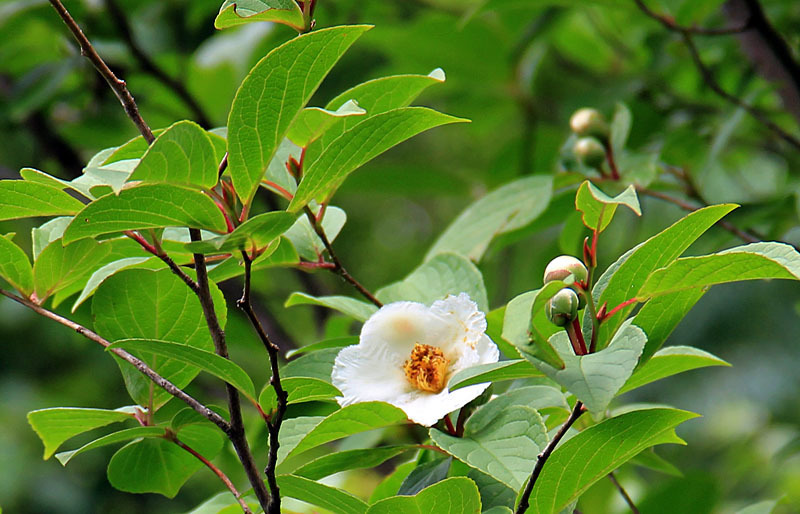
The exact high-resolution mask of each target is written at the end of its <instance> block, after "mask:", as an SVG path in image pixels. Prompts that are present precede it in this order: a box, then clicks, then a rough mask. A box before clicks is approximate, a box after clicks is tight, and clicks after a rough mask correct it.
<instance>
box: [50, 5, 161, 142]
mask: <svg viewBox="0 0 800 514" xmlns="http://www.w3.org/2000/svg"><path fill="white" fill-rule="evenodd" d="M50 5H52V6H53V8H54V9H55V10H56V12H57V13H58V15H59V16H60V17H61V19H62V20H63V21H64V23H65V24H66V25H67V27H68V28H69V30H70V32H72V35H73V36H75V39H76V40H77V41H78V45H79V46H80V49H81V55H83V56H84V57H86V58H87V59H89V61H90V62H91V63H92V65H93V66H94V67H95V69H96V70H97V72H98V73H100V75H101V76H102V77H103V79H105V81H106V82H107V83H108V85H109V86H110V87H111V89H112V91H114V94H115V95H116V96H117V98H118V99H119V101H120V103H121V104H122V107H123V108H124V109H125V112H126V113H127V115H128V117H129V118H130V119H131V121H133V123H134V125H136V128H137V129H139V132H140V133H141V134H142V136H143V137H144V139H145V141H147V142H148V143H152V142H153V141H154V140H155V137H154V136H153V131H152V130H150V127H149V126H148V125H147V123H146V122H145V121H144V119H143V118H142V116H141V114H139V107H138V106H137V105H136V101H135V100H134V99H133V95H131V92H130V91H128V86H127V85H126V84H125V81H124V80H121V79H119V78H118V77H117V76H116V75H115V74H114V72H113V71H111V68H109V67H108V65H107V64H106V63H105V61H103V59H102V57H100V55H99V54H98V53H97V51H96V50H95V49H94V47H93V46H92V43H90V42H89V39H88V38H87V37H86V36H85V35H84V33H83V31H82V30H81V28H80V27H79V26H78V24H77V23H76V22H75V20H74V19H73V18H72V16H71V15H70V14H69V11H67V8H66V7H64V4H62V3H61V0H50Z"/></svg>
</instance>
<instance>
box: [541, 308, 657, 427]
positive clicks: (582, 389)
mask: <svg viewBox="0 0 800 514" xmlns="http://www.w3.org/2000/svg"><path fill="white" fill-rule="evenodd" d="M550 342H551V343H552V344H553V346H554V347H555V349H556V351H557V352H558V354H559V355H560V356H561V359H562V360H563V361H564V364H565V367H564V369H560V370H559V369H555V368H553V367H551V366H549V365H547V364H544V363H539V364H538V366H539V369H541V370H542V371H543V372H544V374H545V375H547V376H548V377H550V378H551V379H553V380H555V381H556V382H558V383H559V384H561V385H562V386H564V387H565V388H566V389H567V390H568V391H569V392H571V393H572V394H574V395H575V396H576V397H577V398H578V399H579V400H581V401H582V402H583V403H584V405H586V408H588V409H589V410H590V411H591V412H593V413H597V414H600V413H602V412H604V411H605V410H606V407H608V404H609V403H610V402H611V400H612V399H613V398H614V396H615V395H616V394H617V392H618V391H619V390H620V388H621V387H622V386H623V385H624V384H625V382H626V381H627V380H628V378H629V377H630V376H631V373H633V369H634V368H635V367H636V363H637V362H638V361H639V356H640V355H641V353H642V349H643V348H644V345H645V343H646V342H647V336H646V335H645V333H644V332H643V331H642V330H641V329H640V328H639V327H637V326H636V325H632V324H631V321H630V320H628V321H626V322H625V324H624V325H623V326H622V328H620V330H619V332H617V334H616V335H615V336H614V339H613V340H612V341H611V344H609V345H608V348H605V349H603V350H601V351H599V352H596V353H590V354H588V355H581V356H578V355H575V354H574V353H573V350H572V346H571V345H570V343H569V338H568V336H567V334H566V333H564V332H561V333H558V334H556V335H554V336H553V337H552V338H551V339H550Z"/></svg>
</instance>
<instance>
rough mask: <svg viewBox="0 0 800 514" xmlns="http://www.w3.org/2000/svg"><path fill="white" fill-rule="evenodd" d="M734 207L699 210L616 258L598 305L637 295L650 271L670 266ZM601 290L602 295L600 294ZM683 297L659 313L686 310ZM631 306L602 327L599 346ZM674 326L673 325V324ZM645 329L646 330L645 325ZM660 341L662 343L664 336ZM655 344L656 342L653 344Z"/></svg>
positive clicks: (602, 281)
mask: <svg viewBox="0 0 800 514" xmlns="http://www.w3.org/2000/svg"><path fill="white" fill-rule="evenodd" d="M735 208H736V205H733V204H723V205H714V206H711V207H706V208H703V209H699V210H697V211H695V212H693V213H691V214H689V215H688V216H685V217H684V218H682V219H680V220H678V221H677V222H675V223H674V224H673V225H671V226H670V227H668V228H666V229H665V230H663V231H661V232H659V233H658V234H656V235H655V236H653V237H651V238H650V239H648V240H647V241H645V242H644V243H642V244H640V245H638V246H637V247H636V248H634V249H633V250H632V251H631V252H629V253H628V254H626V255H625V256H624V257H623V258H621V259H620V260H619V261H617V263H615V264H616V265H614V266H612V267H611V268H609V270H608V271H607V272H606V273H604V276H602V277H601V278H600V280H599V281H598V287H597V288H595V292H594V294H595V296H596V300H597V301H598V302H599V303H598V304H599V305H602V304H603V303H607V304H608V308H609V309H612V308H614V307H615V306H616V305H619V304H620V303H622V302H624V301H626V300H628V299H630V298H633V297H635V296H636V295H637V294H638V293H639V290H640V289H641V287H642V285H643V284H644V282H645V280H647V277H648V275H650V273H652V272H653V271H655V270H657V269H659V268H663V267H665V266H667V265H668V264H670V263H671V262H673V261H674V260H675V259H677V258H678V257H680V255H681V254H682V253H683V252H684V251H686V249H687V248H688V247H689V245H691V244H692V243H693V242H694V241H696V240H697V238H699V237H700V236H701V235H702V234H703V233H705V232H706V231H707V230H708V229H709V228H711V227H712V226H713V225H714V223H716V222H717V221H719V220H720V219H721V218H722V217H723V216H725V215H726V214H728V213H729V212H730V211H732V210H733V209H735ZM601 284H602V285H601ZM598 293H599V297H597V295H598ZM682 299H684V298H675V299H674V300H675V305H674V306H666V305H661V306H660V308H659V312H661V308H666V309H667V313H666V314H665V316H666V315H668V312H669V310H671V309H677V310H678V311H679V312H680V311H683V309H681V308H680V306H681V305H685V303H689V302H680V300H682ZM697 299H699V297H697ZM692 305H693V303H692ZM688 307H689V308H691V305H688ZM632 308H633V307H629V308H627V309H624V310H623V311H621V312H620V313H618V314H617V315H616V317H615V318H612V319H611V320H609V321H608V322H606V323H604V324H603V325H602V326H601V327H600V331H599V332H598V339H597V341H598V348H604V347H605V344H606V342H607V341H608V338H609V337H611V334H613V333H614V331H616V329H617V328H618V327H619V325H621V324H622V322H623V321H624V320H625V319H626V317H627V313H628V312H630V310H631V309H632ZM682 317H683V316H680V318H678V319H676V320H675V323H677V322H678V321H680V319H682ZM672 327H673V328H674V325H672ZM642 328H643V329H644V327H642ZM645 332H647V334H648V336H649V335H650V332H648V331H647V330H645ZM669 332H671V328H670V329H669V330H667V331H666V334H665V335H664V338H666V335H669ZM661 342H663V339H662V341H661ZM655 344H656V343H653V345H655Z"/></svg>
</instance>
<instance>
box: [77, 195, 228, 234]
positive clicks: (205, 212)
mask: <svg viewBox="0 0 800 514" xmlns="http://www.w3.org/2000/svg"><path fill="white" fill-rule="evenodd" d="M162 227H190V228H202V229H207V230H211V231H214V232H220V233H223V232H225V231H226V229H227V225H226V224H225V218H224V217H223V215H222V212H221V211H220V210H219V208H218V207H217V206H216V204H215V203H214V201H213V200H212V199H211V198H209V197H208V196H206V195H205V194H203V193H201V192H199V191H197V190H194V189H189V188H186V187H182V186H175V185H171V184H146V185H141V186H137V187H133V188H131V189H126V190H124V191H122V192H120V194H119V196H116V195H107V196H104V197H102V198H100V199H98V200H95V201H94V202H92V203H90V204H89V205H87V206H86V207H85V208H84V209H83V210H82V211H81V212H79V213H78V214H77V215H76V216H75V219H74V220H73V221H72V223H70V224H69V226H68V227H67V230H65V231H64V242H65V243H70V242H72V241H75V240H78V239H82V238H85V237H95V236H99V235H102V234H108V233H110V232H122V231H124V230H139V229H147V228H162Z"/></svg>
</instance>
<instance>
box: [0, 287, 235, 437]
mask: <svg viewBox="0 0 800 514" xmlns="http://www.w3.org/2000/svg"><path fill="white" fill-rule="evenodd" d="M0 294H2V295H3V296H6V297H8V298H10V299H12V300H14V301H15V302H17V303H19V304H20V305H24V306H25V307H27V308H29V309H31V310H32V311H34V312H36V313H37V314H40V315H42V316H44V317H45V318H48V319H51V320H53V321H55V322H57V323H60V324H62V325H64V326H65V327H68V328H71V329H72V330H74V331H75V332H77V333H78V334H80V335H82V336H83V337H85V338H86V339H89V340H90V341H93V342H95V343H97V344H99V345H100V346H103V347H104V348H108V347H109V346H110V345H111V342H110V341H108V340H106V339H104V338H103V337H101V336H99V335H97V334H96V333H94V332H92V331H91V330H89V329H88V328H86V327H84V326H83V325H80V324H78V323H76V322H74V321H72V320H70V319H67V318H65V317H63V316H60V315H59V314H56V313H54V312H51V311H49V310H47V309H45V308H44V307H42V306H40V305H37V304H35V303H34V302H32V301H30V300H28V299H26V298H22V297H20V296H17V295H15V294H13V293H10V292H8V291H5V290H3V289H0ZM109 351H110V352H111V353H113V354H114V355H116V356H117V357H119V358H120V359H122V360H124V361H126V362H128V363H130V364H131V365H133V366H134V367H135V368H136V369H137V370H139V372H140V373H142V374H143V375H145V376H146V377H147V378H149V379H150V380H151V381H152V382H153V383H155V384H156V385H157V386H159V387H161V388H162V389H164V390H165V391H166V392H168V393H169V394H171V395H172V396H174V397H175V398H177V399H179V400H181V401H182V402H184V403H185V404H186V405H188V406H189V407H191V408H192V409H194V410H195V411H196V412H197V413H198V414H200V415H201V416H203V417H204V418H206V419H207V420H209V421H210V422H212V423H214V424H215V425H217V426H218V427H219V428H220V429H222V431H223V432H226V433H227V432H228V430H230V426H229V425H228V422H227V421H225V419H223V418H222V416H220V415H219V414H217V413H216V412H214V411H213V410H211V409H209V408H208V407H206V406H205V405H203V404H202V403H200V402H198V401H197V400H195V399H194V398H192V397H191V396H189V395H188V394H186V393H185V392H183V390H181V389H180V388H178V387H176V386H175V385H174V384H173V383H172V382H170V381H169V380H167V379H166V378H164V377H162V376H161V375H159V374H158V373H156V372H155V371H154V370H153V369H152V368H150V366H148V365H147V364H146V363H144V362H143V361H142V360H141V359H138V358H136V357H134V356H133V355H131V354H130V353H128V352H126V351H125V350H123V349H122V348H111V349H110V350H109Z"/></svg>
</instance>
